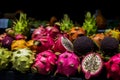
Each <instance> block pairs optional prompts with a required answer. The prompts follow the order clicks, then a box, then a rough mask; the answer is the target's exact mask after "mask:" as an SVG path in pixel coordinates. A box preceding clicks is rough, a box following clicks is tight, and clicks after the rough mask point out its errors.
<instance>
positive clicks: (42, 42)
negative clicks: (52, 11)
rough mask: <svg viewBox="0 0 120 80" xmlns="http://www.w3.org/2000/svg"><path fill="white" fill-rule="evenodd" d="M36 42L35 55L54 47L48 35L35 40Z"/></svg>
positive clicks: (52, 40)
mask: <svg viewBox="0 0 120 80" xmlns="http://www.w3.org/2000/svg"><path fill="white" fill-rule="evenodd" d="M36 42H38V45H37V53H40V52H42V51H45V50H49V49H51V48H52V47H53V45H54V39H53V38H51V37H50V36H49V35H48V36H44V37H41V38H40V39H38V40H36Z"/></svg>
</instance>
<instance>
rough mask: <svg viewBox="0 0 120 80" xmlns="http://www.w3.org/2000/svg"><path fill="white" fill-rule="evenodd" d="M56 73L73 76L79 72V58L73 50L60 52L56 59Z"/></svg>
mask: <svg viewBox="0 0 120 80" xmlns="http://www.w3.org/2000/svg"><path fill="white" fill-rule="evenodd" d="M56 63H57V70H56V72H55V75H56V74H58V73H59V74H61V75H64V76H67V77H69V76H74V75H75V74H76V73H77V72H80V59H79V57H78V56H77V55H76V54H74V53H73V52H69V51H65V52H64V53H62V54H60V55H59V57H58V60H57V62H56Z"/></svg>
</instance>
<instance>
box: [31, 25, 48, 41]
mask: <svg viewBox="0 0 120 80" xmlns="http://www.w3.org/2000/svg"><path fill="white" fill-rule="evenodd" d="M46 35H47V30H46V29H45V27H44V26H40V27H38V28H36V29H35V30H34V31H33V33H32V35H31V36H32V37H31V38H32V39H33V40H38V39H40V38H41V37H43V36H46Z"/></svg>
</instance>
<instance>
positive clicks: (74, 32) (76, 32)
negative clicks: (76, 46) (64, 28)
mask: <svg viewBox="0 0 120 80" xmlns="http://www.w3.org/2000/svg"><path fill="white" fill-rule="evenodd" d="M85 34H86V32H85V30H84V29H83V28H82V27H77V26H75V27H72V28H71V29H70V31H69V32H68V35H69V39H70V41H72V42H73V41H74V40H75V39H76V38H77V37H79V36H83V35H85Z"/></svg>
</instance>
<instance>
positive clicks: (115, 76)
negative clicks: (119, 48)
mask: <svg viewBox="0 0 120 80" xmlns="http://www.w3.org/2000/svg"><path fill="white" fill-rule="evenodd" d="M105 67H106V70H107V78H108V79H112V80H120V53H118V54H116V55H114V56H112V57H111V58H110V59H109V61H108V62H106V63H105Z"/></svg>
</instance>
